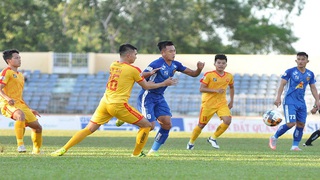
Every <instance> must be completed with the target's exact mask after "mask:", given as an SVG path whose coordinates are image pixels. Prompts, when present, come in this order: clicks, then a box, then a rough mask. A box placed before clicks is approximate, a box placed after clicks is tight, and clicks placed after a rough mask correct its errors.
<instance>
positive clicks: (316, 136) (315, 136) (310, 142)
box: [303, 129, 320, 146]
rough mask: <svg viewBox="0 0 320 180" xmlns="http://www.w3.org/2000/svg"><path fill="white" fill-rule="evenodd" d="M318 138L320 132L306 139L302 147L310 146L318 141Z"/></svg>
mask: <svg viewBox="0 0 320 180" xmlns="http://www.w3.org/2000/svg"><path fill="white" fill-rule="evenodd" d="M319 136H320V130H319V129H318V130H316V131H314V132H313V133H312V134H311V136H310V137H309V138H308V140H307V141H306V142H305V143H304V144H303V146H312V142H313V141H315V140H316V139H318V137H319Z"/></svg>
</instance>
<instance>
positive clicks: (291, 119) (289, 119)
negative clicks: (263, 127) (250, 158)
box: [269, 104, 296, 150]
mask: <svg viewBox="0 0 320 180" xmlns="http://www.w3.org/2000/svg"><path fill="white" fill-rule="evenodd" d="M283 109H284V117H285V121H286V123H285V124H283V125H281V126H280V127H279V128H278V130H277V131H276V133H275V134H274V135H272V136H271V137H270V139H269V147H270V148H271V149H272V150H275V149H276V146H277V140H278V138H279V137H280V136H282V135H283V134H284V133H286V132H287V131H288V130H289V129H291V128H292V127H293V126H295V124H296V107H295V106H294V105H286V104H284V105H283Z"/></svg>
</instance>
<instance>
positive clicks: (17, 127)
mask: <svg viewBox="0 0 320 180" xmlns="http://www.w3.org/2000/svg"><path fill="white" fill-rule="evenodd" d="M13 108H14V109H13ZM8 111H10V112H13V114H12V113H10V112H8ZM6 112H8V113H9V114H12V116H11V117H12V118H13V119H14V120H15V121H16V122H15V124H14V132H15V134H16V139H17V145H18V148H17V151H18V152H19V153H23V152H26V148H25V146H24V141H23V138H24V132H25V126H26V121H25V115H24V113H23V112H22V111H21V110H20V109H16V108H15V107H13V106H12V107H10V108H9V107H8V109H7V111H6ZM7 117H8V116H7Z"/></svg>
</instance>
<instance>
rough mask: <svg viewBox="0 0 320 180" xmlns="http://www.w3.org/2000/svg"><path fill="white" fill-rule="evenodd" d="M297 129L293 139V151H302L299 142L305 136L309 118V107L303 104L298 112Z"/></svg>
mask: <svg viewBox="0 0 320 180" xmlns="http://www.w3.org/2000/svg"><path fill="white" fill-rule="evenodd" d="M296 118H297V120H296V129H295V130H294V132H293V141H292V147H291V150H293V151H300V150H301V149H300V148H299V143H300V141H301V139H302V136H303V129H304V126H305V123H306V119H307V108H306V106H303V107H301V108H300V109H299V111H297V113H296Z"/></svg>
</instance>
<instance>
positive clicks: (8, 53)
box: [2, 49, 19, 64]
mask: <svg viewBox="0 0 320 180" xmlns="http://www.w3.org/2000/svg"><path fill="white" fill-rule="evenodd" d="M13 53H17V54H19V51H18V50H16V49H8V50H5V51H3V55H2V57H3V59H4V61H5V62H6V63H7V64H8V62H7V60H8V59H11V58H12V54H13Z"/></svg>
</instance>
